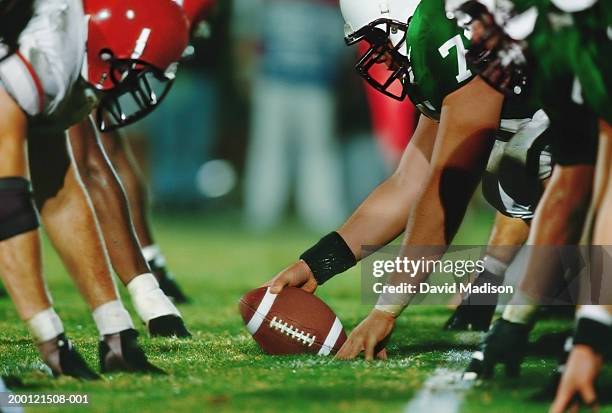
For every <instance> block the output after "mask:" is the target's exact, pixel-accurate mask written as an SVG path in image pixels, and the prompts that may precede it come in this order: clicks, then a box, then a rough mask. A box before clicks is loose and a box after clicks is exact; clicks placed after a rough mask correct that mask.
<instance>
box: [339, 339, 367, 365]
mask: <svg viewBox="0 0 612 413" xmlns="http://www.w3.org/2000/svg"><path fill="white" fill-rule="evenodd" d="M362 349H363V344H362V341H361V340H355V339H351V338H349V339H348V340H346V342H345V343H344V345H343V346H342V347H341V348H340V350H339V351H338V353H337V354H336V357H335V358H336V359H338V360H351V359H354V358H355V357H357V356H358V355H359V353H361V350H362Z"/></svg>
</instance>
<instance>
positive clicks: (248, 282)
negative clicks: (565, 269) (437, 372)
mask: <svg viewBox="0 0 612 413" xmlns="http://www.w3.org/2000/svg"><path fill="white" fill-rule="evenodd" d="M489 218H490V217H489V216H488V215H486V214H480V215H478V216H475V215H472V216H468V219H467V220H466V221H467V223H466V225H465V226H464V228H463V230H462V233H461V235H460V237H459V240H458V243H463V244H477V243H482V242H484V240H485V239H486V237H487V234H488V222H489ZM236 222H239V220H238V217H226V218H223V219H218V218H216V219H212V218H208V219H207V218H193V219H186V218H177V217H163V218H161V217H160V218H158V219H157V221H156V230H157V233H158V240H159V243H160V244H161V245H162V247H163V249H164V251H165V254H166V256H167V258H168V261H169V264H170V267H171V269H172V271H173V272H174V273H175V274H176V276H177V278H178V279H179V280H180V281H181V283H182V285H183V286H184V288H185V289H186V291H187V292H188V293H189V295H190V296H191V297H192V299H193V303H192V304H190V305H187V306H183V307H182V308H181V311H182V312H183V315H184V317H185V319H186V321H187V323H188V325H189V327H190V329H191V331H192V333H193V334H194V337H193V339H192V340H188V341H181V340H172V339H149V338H147V337H146V336H145V335H144V329H143V328H142V326H140V327H139V329H140V330H141V332H143V335H142V336H141V341H142V343H144V345H145V348H146V351H147V353H148V354H149V355H150V358H151V359H152V360H153V361H154V362H155V363H156V364H157V365H159V366H160V367H162V368H164V369H165V370H166V371H168V373H169V374H168V375H167V376H150V375H129V374H115V375H107V376H106V377H105V378H104V380H102V381H99V382H93V383H82V382H79V381H76V380H74V379H70V378H60V379H57V380H56V379H53V378H50V377H49V376H48V375H47V374H46V373H45V372H44V369H43V368H42V364H41V363H40V361H39V359H38V355H37V352H36V349H35V347H34V346H33V345H32V343H31V341H30V338H29V335H28V333H27V331H26V329H25V327H24V325H23V324H22V323H20V322H19V320H18V319H17V316H16V315H15V313H14V311H13V308H12V305H11V303H10V301H9V300H8V299H6V298H5V299H1V300H0V332H1V333H0V375H3V376H6V375H12V376H17V377H19V378H20V379H21V381H22V382H23V387H21V388H14V389H13V390H14V391H16V392H34V393H37V392H45V393H87V394H88V395H89V398H90V404H89V405H88V407H86V408H84V407H73V408H69V407H67V406H55V407H51V406H45V407H41V408H38V409H32V410H34V411H38V410H44V411H49V412H52V411H58V412H60V411H61V412H68V411H73V410H74V411H77V412H79V411H80V412H82V411H85V410H87V411H95V412H111V411H113V412H125V411H139V412H152V411H174V412H189V411H193V412H201V411H220V412H225V411H227V412H229V411H232V412H234V411H240V412H252V411H256V412H280V411H282V412H298V411H299V412H303V413H305V412H323V411H325V412H336V411H344V412H379V411H385V412H388V411H390V412H392V411H402V410H403V409H404V407H405V406H406V404H407V403H408V401H409V400H410V399H411V397H412V396H413V395H414V394H415V392H417V391H418V389H419V388H420V387H421V385H422V383H423V382H424V380H426V379H427V377H428V375H429V374H430V373H431V372H432V371H433V370H434V369H436V368H439V367H443V366H449V367H450V368H457V369H460V368H462V367H463V365H464V364H465V355H466V354H468V351H471V350H472V349H473V348H474V346H475V344H476V343H477V342H478V341H479V338H480V336H479V335H478V334H477V333H462V334H451V333H445V332H442V331H441V326H442V324H443V322H444V321H445V319H446V318H447V317H448V315H449V314H450V310H449V309H447V308H442V307H424V306H421V307H416V308H412V309H409V310H408V311H407V312H406V314H404V316H403V317H401V320H400V322H399V323H398V326H397V328H396V332H395V335H394V337H393V340H392V342H391V343H390V346H389V352H390V359H389V361H387V362H380V361H377V362H372V363H366V362H364V361H363V360H357V361H353V362H337V361H334V360H332V359H330V358H318V357H314V356H309V357H305V356H300V357H270V356H265V355H263V354H262V353H261V352H260V350H259V348H258V347H257V346H256V344H255V342H254V341H253V340H252V339H251V338H250V336H249V335H248V333H247V332H246V330H245V329H244V327H243V324H242V321H241V319H240V316H239V314H238V311H237V301H238V299H239V298H240V296H241V295H242V294H243V293H244V292H246V291H247V290H249V289H251V288H253V287H256V286H258V285H259V284H260V283H262V282H263V281H265V280H266V279H268V278H269V277H270V276H271V275H273V274H275V273H276V272H277V271H278V270H280V269H281V268H282V267H283V266H285V265H287V264H289V263H290V262H291V261H292V260H293V259H295V257H296V255H297V254H298V253H299V252H301V251H302V250H303V249H304V247H306V246H308V245H309V244H311V243H312V242H313V241H315V240H316V239H317V238H318V237H317V234H313V233H309V232H307V231H304V230H303V229H301V228H299V227H298V226H295V225H289V226H288V227H287V228H286V229H284V230H283V231H282V232H281V231H278V232H275V233H272V234H269V235H266V236H256V235H253V234H249V233H247V232H244V231H242V230H240V229H235V228H236ZM45 264H46V270H47V274H48V279H49V284H50V288H51V291H52V293H53V296H54V300H55V303H56V307H57V309H58V310H59V313H60V315H61V316H62V317H63V319H64V323H65V326H66V329H67V332H68V334H69V335H70V337H71V338H72V339H73V340H74V341H75V343H76V344H77V345H78V347H79V348H80V350H81V352H83V353H84V355H85V356H86V358H87V360H88V361H89V362H90V364H91V365H94V366H96V367H97V338H96V331H95V327H94V324H93V321H92V319H91V316H90V315H89V313H88V311H87V310H86V307H85V305H84V303H83V301H82V299H81V298H80V297H79V296H78V295H77V293H76V291H75V288H74V286H73V284H72V283H71V281H70V279H69V278H68V276H67V275H66V273H65V271H64V270H63V268H62V266H61V264H60V263H59V262H58V260H57V258H56V257H55V255H54V254H53V252H52V251H51V250H50V249H49V248H48V247H46V248H45ZM359 286H360V280H359V270H358V269H353V270H351V271H350V272H349V273H347V274H345V275H344V276H342V277H339V278H338V279H337V280H334V281H333V282H330V283H329V284H327V285H326V286H325V287H324V288H322V289H320V291H319V294H320V296H321V297H322V298H323V299H324V300H325V301H326V302H327V303H329V304H330V305H331V306H332V308H334V310H335V311H336V312H337V314H338V316H339V317H340V318H341V320H342V321H343V323H344V325H345V327H346V328H347V329H349V330H350V329H351V328H353V327H354V326H355V325H356V324H357V323H358V322H359V321H360V320H361V319H362V318H363V317H364V316H365V315H366V314H367V313H368V311H369V309H370V307H369V306H367V305H362V304H361V303H360V292H359ZM126 302H127V300H126ZM128 305H129V304H128ZM132 314H133V312H132ZM561 324H563V325H565V324H568V323H567V322H562V321H545V322H543V323H541V324H540V325H539V326H538V328H537V330H536V335H537V334H540V333H542V332H545V331H554V330H555V329H558V328H559V327H560V326H561ZM568 325H569V324H568ZM554 365H555V361H554V360H553V359H552V358H541V357H530V358H528V360H527V362H526V363H525V364H524V370H523V377H522V378H521V379H518V380H508V379H503V378H501V374H499V375H498V376H499V377H500V378H501V379H500V380H498V381H496V382H494V383H484V384H481V385H479V386H477V387H475V388H473V389H472V390H470V391H469V393H468V394H467V396H466V399H465V402H464V404H463V407H462V411H463V412H470V413H478V412H517V411H521V412H522V413H528V412H542V411H545V410H546V409H547V404H542V403H534V402H531V401H530V400H529V396H530V394H531V393H533V391H534V389H536V388H537V386H539V385H541V384H542V383H544V381H545V378H546V377H547V375H548V373H549V372H550V371H551V369H552V367H553V366H554ZM603 411H612V409H603Z"/></svg>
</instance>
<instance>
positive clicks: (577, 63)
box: [515, 0, 612, 123]
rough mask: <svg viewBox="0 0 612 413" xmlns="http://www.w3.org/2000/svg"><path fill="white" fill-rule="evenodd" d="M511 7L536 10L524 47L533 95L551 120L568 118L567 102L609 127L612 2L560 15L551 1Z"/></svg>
mask: <svg viewBox="0 0 612 413" xmlns="http://www.w3.org/2000/svg"><path fill="white" fill-rule="evenodd" d="M515 5H516V6H517V9H518V11H522V10H525V9H527V8H529V7H533V6H535V7H536V8H537V10H538V18H537V21H536V24H535V27H534V30H533V32H532V33H531V35H530V36H529V37H528V39H527V41H528V43H529V51H530V54H531V55H532V57H533V59H534V61H535V76H534V84H535V85H536V90H537V92H536V93H537V95H538V97H539V99H540V101H541V102H542V105H543V106H544V108H545V110H546V111H547V113H548V114H549V116H551V117H554V118H559V119H567V118H571V117H572V114H571V113H569V112H568V110H571V108H572V107H571V104H569V103H567V102H569V101H571V102H574V103H575V104H578V105H581V104H583V103H584V104H586V105H587V106H589V108H590V109H591V110H592V111H594V112H595V114H596V115H597V116H599V117H602V118H604V119H606V120H607V121H608V122H610V123H612V99H611V95H610V94H611V93H612V2H609V1H608V0H599V1H596V2H595V4H593V5H591V6H590V7H588V8H587V9H585V10H583V11H579V12H566V11H563V10H560V9H559V8H557V7H556V6H555V5H554V4H553V3H552V2H551V0H515ZM564 102H565V104H564Z"/></svg>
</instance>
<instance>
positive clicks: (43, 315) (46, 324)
mask: <svg viewBox="0 0 612 413" xmlns="http://www.w3.org/2000/svg"><path fill="white" fill-rule="evenodd" d="M26 324H27V325H28V329H29V330H30V333H31V334H32V336H34V339H35V340H36V342H37V343H43V342H45V341H49V340H51V339H54V338H55V337H57V336H59V335H60V334H62V333H63V332H64V325H63V324H62V320H61V319H60V318H59V316H58V315H57V313H56V312H55V310H54V309H53V307H49V308H47V309H46V310H43V311H41V312H40V313H38V314H36V315H35V316H34V317H32V318H30V319H29V320H28V321H26Z"/></svg>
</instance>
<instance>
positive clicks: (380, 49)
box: [340, 0, 421, 100]
mask: <svg viewBox="0 0 612 413" xmlns="http://www.w3.org/2000/svg"><path fill="white" fill-rule="evenodd" d="M420 2H421V0H340V9H341V11H342V15H343V17H344V21H345V32H344V40H345V41H346V44H347V45H349V46H350V45H354V44H357V43H360V42H362V41H365V42H366V43H367V44H368V46H369V47H368V49H367V51H366V52H365V53H364V54H363V55H362V56H361V58H360V59H359V62H358V63H357V65H356V69H357V72H358V73H359V74H360V75H361V76H362V77H363V78H364V79H365V80H366V81H367V82H368V83H370V84H371V85H372V86H373V87H374V88H375V89H376V90H378V91H380V92H382V93H384V94H385V95H387V96H390V97H392V98H394V99H397V100H403V99H405V97H406V90H405V84H406V82H405V77H406V75H407V73H408V57H407V54H408V51H407V48H406V33H407V31H408V22H409V20H410V18H411V17H412V15H413V14H414V11H415V10H416V8H417V6H418V5H419V3H420ZM389 58H390V61H388V59H389ZM385 61H388V62H387V65H388V67H389V70H390V71H391V74H390V75H389V77H388V78H387V79H386V80H383V81H380V80H377V79H375V77H374V76H373V75H372V74H371V72H370V70H371V69H372V67H374V65H375V64H382V63H384V62H385ZM398 81H399V82H401V83H402V84H403V86H402V87H401V92H393V91H392V90H391V89H392V88H391V86H392V85H393V84H394V83H396V82H398Z"/></svg>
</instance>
